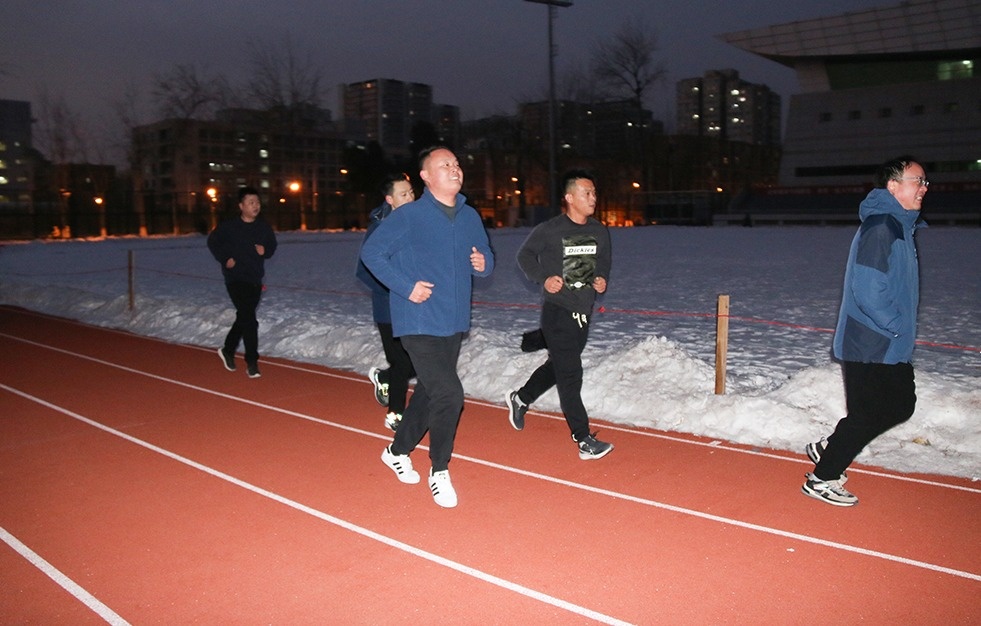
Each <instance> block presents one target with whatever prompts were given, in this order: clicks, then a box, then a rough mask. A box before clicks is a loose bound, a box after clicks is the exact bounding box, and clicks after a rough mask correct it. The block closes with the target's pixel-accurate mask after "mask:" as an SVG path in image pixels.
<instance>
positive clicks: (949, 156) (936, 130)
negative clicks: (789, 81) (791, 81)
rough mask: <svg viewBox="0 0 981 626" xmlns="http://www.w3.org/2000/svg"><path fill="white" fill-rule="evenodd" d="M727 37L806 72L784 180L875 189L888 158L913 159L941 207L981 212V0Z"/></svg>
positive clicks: (787, 141)
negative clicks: (875, 174)
mask: <svg viewBox="0 0 981 626" xmlns="http://www.w3.org/2000/svg"><path fill="white" fill-rule="evenodd" d="M720 38H721V39H722V40H723V41H726V42H727V43H729V44H732V45H734V46H736V47H738V48H741V49H743V50H746V51H748V52H752V53H754V54H757V55H760V56H762V57H765V58H767V59H770V60H773V61H775V62H777V63H780V64H782V65H785V66H788V67H791V68H793V69H794V70H795V71H796V73H797V77H798V81H799V86H800V93H797V94H794V95H792V96H791V98H790V103H789V111H788V116H787V126H786V131H785V134H784V144H783V156H782V159H781V165H780V176H779V181H780V186H781V187H784V188H788V187H791V188H792V187H796V188H801V187H810V188H812V189H814V188H821V189H823V190H824V191H827V190H828V189H834V188H837V189H843V188H847V187H848V186H852V187H853V188H855V187H858V186H868V185H869V184H870V179H871V174H872V172H873V171H874V169H875V167H876V166H877V165H878V164H879V163H881V162H883V161H885V160H886V159H888V158H891V157H893V156H897V155H900V154H912V155H913V156H915V157H916V158H917V159H919V160H920V162H921V163H922V164H923V165H924V167H925V168H926V170H927V173H928V176H929V178H930V180H931V182H932V183H933V184H932V186H931V187H930V191H931V192H934V193H932V194H931V195H932V196H933V197H932V198H931V203H930V204H931V206H933V207H936V206H937V201H940V202H941V203H942V204H944V205H946V206H944V208H945V209H960V208H966V209H968V210H971V211H974V212H977V211H978V199H979V198H981V2H979V1H978V0H908V1H905V2H902V3H900V4H898V5H892V6H883V7H881V8H875V9H870V10H867V11H859V12H853V13H845V14H843V15H837V16H832V17H822V18H817V19H812V20H805V21H798V22H791V23H789V24H779V25H775V26H767V27H764V28H757V29H752V30H746V31H740V32H733V33H726V34H723V35H720ZM858 191H860V190H858ZM938 192H939V193H938ZM965 203H967V204H972V203H973V207H972V206H967V207H965V206H964V205H965ZM852 206H854V205H852Z"/></svg>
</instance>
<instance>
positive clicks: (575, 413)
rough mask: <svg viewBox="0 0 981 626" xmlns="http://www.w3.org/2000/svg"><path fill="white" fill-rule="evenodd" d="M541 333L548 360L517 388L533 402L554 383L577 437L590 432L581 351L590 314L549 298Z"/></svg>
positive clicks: (567, 418)
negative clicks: (559, 303)
mask: <svg viewBox="0 0 981 626" xmlns="http://www.w3.org/2000/svg"><path fill="white" fill-rule="evenodd" d="M542 334H543V335H544V336H545V344H546V346H547V348H548V360H547V361H545V363H543V364H542V365H541V366H540V367H539V368H538V369H537V370H535V371H534V373H532V375H531V377H530V378H529V379H528V382H526V383H525V384H524V386H523V387H522V388H521V389H519V390H518V397H519V398H521V401H522V402H524V403H526V404H531V403H533V402H534V401H535V400H537V399H538V398H539V397H541V395H542V394H543V393H545V392H546V391H548V390H549V389H551V388H552V386H553V385H554V386H555V387H556V391H557V392H558V394H559V405H560V406H561V407H562V413H563V414H565V421H566V423H567V424H568V425H569V430H570V431H572V436H573V437H575V438H576V439H577V440H578V439H581V438H582V437H585V436H586V435H588V434H589V415H588V414H587V413H586V407H585V406H583V403H582V351H583V350H584V349H585V348H586V339H587V338H588V337H589V317H588V316H587V315H585V314H584V313H573V312H572V311H569V310H566V309H563V308H562V307H560V306H556V305H554V304H551V303H548V302H546V303H545V304H544V305H543V306H542Z"/></svg>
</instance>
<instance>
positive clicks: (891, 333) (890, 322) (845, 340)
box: [834, 189, 922, 364]
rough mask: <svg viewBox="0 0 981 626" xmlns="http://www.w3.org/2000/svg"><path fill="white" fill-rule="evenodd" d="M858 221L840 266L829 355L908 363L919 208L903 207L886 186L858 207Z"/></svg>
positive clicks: (913, 319)
mask: <svg viewBox="0 0 981 626" xmlns="http://www.w3.org/2000/svg"><path fill="white" fill-rule="evenodd" d="M858 214H859V217H860V218H861V220H862V225H861V226H860V227H859V229H858V232H857V233H856V234H855V238H854V239H853V240H852V245H851V249H850V250H849V252H848V264H847V265H846V267H845V285H844V289H843V292H842V297H841V310H840V311H839V313H838V325H837V327H836V329H835V337H834V355H835V357H837V358H839V359H841V360H843V361H858V362H861V363H886V364H896V363H908V362H909V361H910V359H911V357H912V355H913V346H914V344H915V342H916V313H917V308H918V306H919V300H920V277H919V263H918V261H917V257H916V243H915V242H914V240H913V235H914V232H915V231H916V229H917V227H918V226H920V225H921V224H922V222H919V217H920V212H919V211H909V210H906V209H904V208H903V207H902V206H901V205H900V204H899V202H898V201H897V200H896V199H895V198H894V197H893V196H892V194H890V193H889V192H888V191H887V190H885V189H873V190H872V191H870V192H869V195H868V196H866V198H865V200H863V201H862V204H861V205H860V206H859V211H858Z"/></svg>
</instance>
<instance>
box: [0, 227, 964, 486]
mask: <svg viewBox="0 0 981 626" xmlns="http://www.w3.org/2000/svg"><path fill="white" fill-rule="evenodd" d="M925 217H926V218H927V219H928V220H929V213H926V215H925ZM854 231H855V229H854V227H771V228H738V227H728V228H725V227H723V228H683V227H644V228H632V229H629V228H628V229H612V231H611V232H612V236H613V246H614V249H613V272H612V276H611V278H610V287H609V290H608V292H607V294H605V295H604V296H603V297H601V299H600V301H599V306H600V307H602V308H601V310H600V311H598V312H597V314H596V315H595V317H594V320H593V324H592V330H591V336H590V343H589V346H588V347H587V349H586V352H585V354H584V362H585V368H586V376H585V388H584V393H583V398H584V401H585V403H586V407H587V408H588V409H589V410H590V413H591V415H592V416H594V417H595V418H598V419H603V420H608V421H611V422H616V423H621V424H632V425H637V426H648V427H652V428H657V429H663V430H672V431H683V432H690V433H696V434H699V435H705V436H708V437H712V438H717V439H720V440H728V441H735V442H740V443H744V444H751V445H756V446H759V447H761V448H777V449H785V450H791V451H794V452H800V451H801V450H802V447H803V445H804V444H805V443H806V442H808V441H813V440H816V439H818V438H819V437H821V436H822V435H826V434H828V433H830V431H831V430H832V428H833V427H834V424H835V423H836V422H837V420H838V419H839V418H840V417H842V415H843V414H844V393H843V389H842V383H841V372H840V368H839V366H838V365H837V364H836V363H835V362H833V361H832V359H831V357H830V346H831V338H832V335H831V332H830V329H832V328H833V327H834V325H835V318H836V314H837V309H838V303H839V294H840V289H841V278H842V274H843V271H844V263H845V258H846V256H847V252H848V245H849V242H850V241H851V238H852V236H853V234H854ZM528 232H529V231H528V229H498V230H492V231H490V232H489V234H490V238H491V244H492V246H493V247H494V249H495V252H496V255H497V264H498V265H497V269H496V270H495V272H494V274H493V276H492V277H490V278H487V279H477V280H476V281H475V290H474V300H475V303H474V309H473V329H472V331H471V333H470V336H469V338H468V339H467V341H466V342H465V343H464V347H463V352H462V355H461V357H460V372H461V375H462V378H463V382H464V386H465V388H466V391H467V394H468V395H470V396H472V397H476V398H482V399H484V400H489V401H492V402H497V403H503V398H504V394H505V392H506V391H507V390H508V389H510V388H512V387H515V386H517V385H520V384H521V383H522V382H523V381H524V379H525V378H526V377H527V376H528V375H529V374H530V373H531V372H532V370H533V369H534V368H535V367H537V366H538V364H539V363H540V362H541V361H542V359H543V358H544V353H535V354H524V353H522V352H520V350H519V348H518V346H519V342H520V336H521V333H522V332H523V331H526V330H531V329H533V328H535V327H537V318H538V309H537V305H538V304H539V296H538V290H537V288H536V287H535V286H533V285H531V284H529V283H528V282H527V281H525V280H524V278H523V276H522V275H521V272H520V271H519V270H518V269H517V266H516V264H515V262H514V255H515V252H516V251H517V249H518V246H519V245H520V244H521V242H522V241H523V240H524V238H525V237H526V236H527V234H528ZM362 236H363V235H362V233H358V232H340V233H324V232H316V233H315V232H307V233H301V232H295V233H280V234H279V241H280V248H279V250H278V252H277V253H276V256H275V257H274V258H273V259H271V260H270V261H269V262H267V276H266V280H267V291H266V295H265V298H264V300H263V304H262V306H261V307H260V310H259V320H260V352H262V353H263V354H264V355H267V356H279V357H286V358H290V359H295V360H299V361H307V362H312V363H319V364H323V365H327V366H331V367H335V368H340V369H346V370H352V371H356V372H362V373H363V372H367V370H368V368H369V367H371V366H372V365H384V357H383V354H382V351H381V344H380V342H379V341H378V338H377V332H376V330H375V328H374V326H373V323H372V321H371V306H370V298H369V297H368V295H367V291H366V290H365V289H364V288H363V287H362V286H361V285H360V283H359V282H358V281H357V280H356V279H355V278H354V267H355V261H356V256H357V250H358V246H359V245H360V242H361V239H362ZM917 238H918V242H919V251H920V261H921V263H920V264H921V277H922V279H921V307H920V333H919V338H920V340H921V342H925V343H926V344H928V345H920V346H919V347H918V348H917V351H916V353H915V355H914V359H915V367H916V378H917V396H918V402H917V409H916V413H915V414H914V416H913V418H912V419H911V420H910V421H909V422H907V423H906V424H903V425H901V426H899V427H897V428H895V429H893V430H892V431H891V432H889V433H887V434H886V435H884V436H883V437H881V438H879V439H878V440H876V441H875V442H873V444H872V445H871V446H870V447H869V448H868V449H867V450H866V451H865V452H864V453H863V454H862V456H861V457H860V458H859V461H861V462H865V463H870V464H874V465H878V466H881V467H886V468H891V469H895V470H900V471H910V472H927V473H940V474H951V475H958V476H966V477H970V478H973V479H978V478H981V419H979V418H981V385H979V381H981V353H979V347H981V324H979V323H978V317H977V316H978V312H979V309H981V306H979V305H981V263H979V262H978V251H979V250H981V229H976V228H949V227H940V228H927V229H924V230H921V231H919V233H918V235H917ZM130 251H133V258H134V259H135V277H136V281H135V285H136V289H135V293H136V300H135V307H134V310H132V311H131V310H129V307H128V304H129V296H128V288H127V285H128V279H127V258H128V254H129V252H130ZM719 294H728V295H729V296H730V300H731V310H730V315H731V316H732V318H731V320H730V337H729V360H728V378H727V393H726V394H725V395H715V394H714V376H715V368H714V361H715V319H714V313H715V310H716V299H717V297H718V295H719ZM0 302H2V303H4V304H11V305H18V306H22V307H25V308H28V309H32V310H36V311H42V312H45V313H51V314H55V315H60V316H65V317H70V318H74V319H78V320H82V321H85V322H88V323H92V324H97V325H101V326H107V327H113V328H123V329H127V330H130V331H132V332H135V333H140V334H144V335H149V336H154V337H160V338H164V339H168V340H171V341H174V342H182V343H190V344H197V345H204V346H217V345H219V344H220V342H221V341H222V339H223V338H224V334H225V332H226V331H227V328H228V326H229V325H230V324H231V322H232V320H233V318H234V312H233V310H232V308H231V306H230V304H229V302H228V298H227V295H226V293H225V290H224V287H223V285H222V283H221V277H220V270H219V267H218V264H217V263H216V262H215V261H214V260H213V259H212V258H211V256H210V254H209V253H208V251H207V249H206V246H205V240H204V237H202V236H185V237H171V238H150V239H137V238H118V239H108V240H100V241H34V242H29V243H7V244H4V245H2V246H0ZM0 332H2V329H0ZM218 366H219V365H218V363H217V359H216V367H218ZM243 376H244V374H243ZM369 389H370V388H368V387H365V393H370V390H369ZM534 408H538V409H542V410H549V411H558V410H559V407H558V399H557V396H556V395H555V393H554V391H552V392H550V393H549V394H547V395H546V396H544V397H543V398H542V399H541V400H539V402H538V403H536V404H535V407H534ZM379 418H380V416H379ZM464 419H466V414H464ZM501 428H509V426H508V425H507V419H506V417H505V414H504V413H503V412H502V414H501ZM601 437H602V435H601ZM611 438H612V439H615V436H611Z"/></svg>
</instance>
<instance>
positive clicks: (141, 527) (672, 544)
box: [0, 307, 981, 624]
mask: <svg viewBox="0 0 981 626" xmlns="http://www.w3.org/2000/svg"><path fill="white" fill-rule="evenodd" d="M0 349H2V351H3V354H4V358H3V360H2V362H0V501H2V503H3V504H2V507H0V538H2V539H3V541H2V542H0V617H2V621H3V622H4V623H43V624H55V623H66V624H67V623H71V624H88V623H104V622H109V623H120V624H122V623H127V622H128V623H134V624H143V623H161V624H175V623H191V622H197V623H240V624H252V623H255V624H259V623H263V624H268V623H290V624H324V623H336V624H387V623H392V624H395V623H399V624H404V623H407V622H408V623H426V624H449V623H502V624H526V623H535V624H570V623H595V622H599V623H637V624H653V623H657V624H692V623H730V624H741V623H746V624H749V623H754V624H756V623H761V622H762V623H781V624H783V623H787V624H792V623H802V624H803V623H807V624H813V623H858V622H864V623H923V624H925V623H931V624H968V623H978V622H979V621H981V542H979V538H981V489H979V488H978V487H977V485H975V484H972V483H971V482H970V481H968V480H960V479H954V478H949V477H937V476H902V475H898V474H895V473H891V472H886V471H881V470H873V469H871V468H853V469H852V470H850V472H849V476H850V478H851V480H850V481H849V487H850V488H852V489H853V490H854V491H855V492H856V493H857V494H858V495H859V496H860V498H861V500H862V501H861V503H860V504H859V505H858V506H856V507H853V508H849V509H841V508H836V507H831V506H827V505H825V504H822V503H820V502H816V501H814V500H812V499H810V498H806V497H804V496H803V495H801V494H800V484H801V481H802V479H803V474H804V472H805V471H807V470H808V469H809V467H810V465H809V464H808V463H807V461H806V459H805V458H804V456H803V455H791V454H788V453H783V452H777V451H771V452H767V451H763V452H761V451H754V450H749V449H746V448H743V447H740V446H736V445H731V444H726V443H722V442H712V441H707V440H704V439H700V438H698V437H691V436H687V435H677V434H669V433H661V432H656V431H651V430H644V429H632V428H623V427H617V426H613V425H609V424H603V423H602V422H597V423H596V426H597V427H598V428H599V430H600V432H601V433H602V434H601V436H602V437H603V438H604V439H607V440H610V441H612V442H614V443H615V444H616V449H615V450H614V451H613V453H611V454H610V455H609V456H607V457H606V458H604V459H600V460H598V461H589V462H584V461H580V460H579V458H578V455H577V454H576V451H575V448H574V446H573V444H572V443H571V441H570V440H569V435H568V430H567V428H566V426H565V423H564V421H563V420H561V419H560V418H557V417H556V416H554V415H544V414H540V413H534V412H532V413H530V414H529V416H528V423H527V425H526V428H525V430H524V431H522V432H520V433H519V432H516V431H514V430H513V429H511V427H510V426H509V425H508V422H507V414H506V411H505V409H504V408H503V407H501V406H495V405H492V404H489V403H485V402H479V401H468V402H467V405H466V408H465V410H464V414H463V417H462V422H461V426H460V431H459V436H458V438H457V446H456V452H455V455H454V460H453V462H452V463H451V465H450V468H451V473H452V476H453V482H454V485H455V486H456V488H457V491H458V493H459V496H460V505H459V506H458V507H457V508H455V509H449V510H447V509H441V508H439V507H438V506H436V505H435V504H434V503H433V501H432V498H431V496H430V495H429V492H428V489H427V487H426V483H425V481H423V482H422V483H421V484H419V485H403V484H402V483H399V482H398V481H397V480H396V478H395V476H394V475H393V474H392V473H391V471H390V470H389V469H388V468H387V467H385V466H384V465H383V464H382V463H381V461H380V460H379V455H380V453H381V451H382V448H383V447H384V446H385V445H386V444H387V442H388V441H389V439H390V437H389V433H388V432H387V431H386V430H385V428H384V426H383V425H382V416H383V411H382V410H380V407H379V406H378V405H377V404H376V403H375V401H374V398H373V393H372V390H371V387H370V385H369V384H368V382H367V380H366V379H365V378H364V377H363V376H360V375H353V374H350V373H345V372H339V371H334V370H329V369H327V368H323V367H318V366H312V365H304V364H298V363H291V362H286V361H281V360H275V359H267V360H265V361H264V362H263V364H264V365H263V377H262V378H260V379H257V380H250V379H248V378H247V377H246V376H245V373H244V367H239V371H237V372H235V373H229V372H227V371H225V370H224V369H223V368H222V367H221V364H220V363H219V361H218V357H217V355H216V354H215V353H214V348H213V347H208V348H200V347H194V346H186V345H176V344H171V343H166V342H163V341H159V340H154V339H148V338H145V337H138V336H134V335H131V334H127V333H123V332H118V331H113V330H107V329H101V328H94V327H90V326H85V325H82V324H79V323H77V322H73V321H69V320H63V319H56V318H51V317H47V316H43V315H39V314H35V313H31V312H27V311H23V310H17V309H11V308H4V307H0ZM239 363H240V364H241V360H239ZM489 375H492V373H491V374H489ZM425 453H426V451H425V449H423V448H420V449H419V450H417V451H416V452H415V453H414V454H413V459H414V461H415V465H416V467H417V468H419V469H420V470H421V471H422V472H425V471H426V470H428V466H429V464H428V459H427V458H426V454H425Z"/></svg>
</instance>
